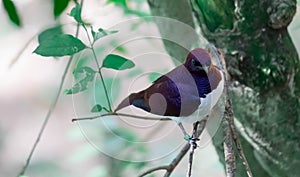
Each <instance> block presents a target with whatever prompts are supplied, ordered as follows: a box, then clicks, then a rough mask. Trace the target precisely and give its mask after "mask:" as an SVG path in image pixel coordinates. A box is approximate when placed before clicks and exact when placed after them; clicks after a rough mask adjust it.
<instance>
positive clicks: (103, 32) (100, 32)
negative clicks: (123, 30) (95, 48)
mask: <svg viewBox="0 0 300 177" xmlns="http://www.w3.org/2000/svg"><path fill="white" fill-rule="evenodd" d="M117 32H118V31H116V30H113V31H109V30H104V29H102V28H99V29H98V32H95V31H94V30H93V28H91V33H92V36H93V39H94V42H96V41H97V40H98V39H100V38H102V37H104V36H107V35H110V34H114V33H117Z"/></svg>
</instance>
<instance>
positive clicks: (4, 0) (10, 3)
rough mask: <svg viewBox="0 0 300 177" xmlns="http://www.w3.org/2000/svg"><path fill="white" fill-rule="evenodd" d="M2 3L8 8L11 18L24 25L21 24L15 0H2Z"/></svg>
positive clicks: (16, 23) (19, 24) (17, 23)
mask: <svg viewBox="0 0 300 177" xmlns="http://www.w3.org/2000/svg"><path fill="white" fill-rule="evenodd" d="M2 4H3V7H4V9H5V10H6V12H7V14H8V17H9V19H10V20H11V21H12V22H13V23H14V24H15V25H17V26H19V27H20V26H22V25H21V20H20V17H19V15H18V12H17V9H16V6H15V4H14V3H13V1H11V0H2Z"/></svg>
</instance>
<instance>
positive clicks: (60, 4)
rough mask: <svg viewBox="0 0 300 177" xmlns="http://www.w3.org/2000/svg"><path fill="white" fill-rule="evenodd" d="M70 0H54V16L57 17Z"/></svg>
mask: <svg viewBox="0 0 300 177" xmlns="http://www.w3.org/2000/svg"><path fill="white" fill-rule="evenodd" d="M69 2H70V0H54V9H53V13H54V17H55V18H57V17H58V16H60V14H61V13H62V12H63V11H64V10H65V9H66V8H67V7H68V4H69Z"/></svg>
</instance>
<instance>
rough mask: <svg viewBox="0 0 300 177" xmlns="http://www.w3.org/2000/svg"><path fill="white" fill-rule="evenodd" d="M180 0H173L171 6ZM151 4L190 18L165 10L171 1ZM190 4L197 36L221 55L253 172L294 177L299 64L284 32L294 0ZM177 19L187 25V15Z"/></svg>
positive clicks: (298, 150)
mask: <svg viewBox="0 0 300 177" xmlns="http://www.w3.org/2000/svg"><path fill="white" fill-rule="evenodd" d="M152 1H155V0H152ZM186 2H188V1H187V0H178V1H176V4H177V3H186ZM155 3H156V6H151V4H150V8H151V11H152V12H154V11H155V14H154V15H160V14H161V15H163V16H168V17H171V18H176V19H178V20H181V18H182V17H183V16H185V17H190V14H191V12H189V11H190V9H188V8H187V9H180V10H179V9H178V8H174V9H173V8H168V7H169V6H168V4H169V5H170V4H175V3H174V2H173V1H171V0H164V1H158V0H157V1H155ZM190 3H191V7H192V10H193V15H194V17H196V18H195V19H196V23H195V24H197V25H194V26H195V28H201V31H202V33H203V35H204V36H205V37H206V38H207V39H208V40H209V41H210V42H213V43H215V44H216V46H217V47H218V48H222V49H223V50H224V51H225V53H226V57H225V58H226V61H227V65H228V71H229V73H230V75H231V80H232V85H231V94H232V100H233V107H234V112H235V117H236V119H237V121H238V122H239V123H238V124H239V127H238V129H239V131H240V134H241V135H242V137H243V139H242V142H243V147H244V149H245V150H246V152H245V153H246V157H247V158H248V160H249V163H250V167H251V168H252V170H253V173H254V176H264V177H266V176H268V175H269V176H272V177H276V176H278V177H279V176H280V177H282V176H289V177H293V176H298V175H299V174H300V168H299V166H300V141H299V140H300V99H299V98H300V63H299V58H298V54H297V51H296V49H295V47H294V45H293V43H292V40H291V38H290V36H289V34H288V31H287V26H288V24H289V23H290V22H291V20H292V18H293V16H294V14H295V12H296V0H252V1H246V0H239V1H238V0H236V1H233V0H231V1H224V0H211V1H207V0H191V1H190ZM160 4H164V5H162V6H160ZM154 8H159V10H157V9H156V10H154ZM183 22H188V23H190V22H191V19H185V20H184V21H183ZM159 28H163V27H160V26H159ZM160 30H163V29H160ZM219 132H222V131H219ZM220 138H222V137H221V133H218V134H217V135H216V136H215V138H214V144H215V146H216V148H217V149H218V153H219V155H220V159H221V161H222V162H224V157H223V151H222V144H221V143H220V141H221V140H220ZM237 170H238V174H237V176H241V177H242V176H246V173H245V172H244V171H243V167H242V164H240V163H239V164H238V165H237ZM267 174H268V175H267Z"/></svg>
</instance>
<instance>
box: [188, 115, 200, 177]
mask: <svg viewBox="0 0 300 177" xmlns="http://www.w3.org/2000/svg"><path fill="white" fill-rule="evenodd" d="M199 123H200V122H199V121H197V122H196V123H194V128H193V134H192V138H191V140H190V142H189V143H190V145H191V147H190V149H191V150H190V156H189V163H188V171H187V177H191V175H192V166H193V158H194V152H195V149H196V148H197V144H196V141H197V140H199V139H198V137H197V136H196V133H197V130H198V125H199Z"/></svg>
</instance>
